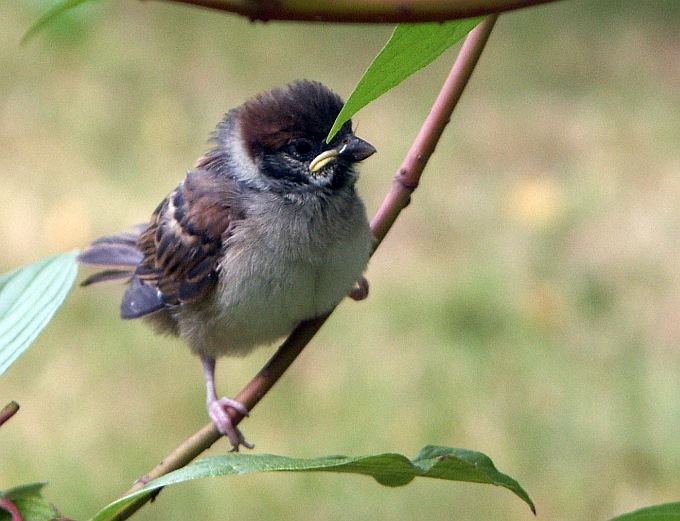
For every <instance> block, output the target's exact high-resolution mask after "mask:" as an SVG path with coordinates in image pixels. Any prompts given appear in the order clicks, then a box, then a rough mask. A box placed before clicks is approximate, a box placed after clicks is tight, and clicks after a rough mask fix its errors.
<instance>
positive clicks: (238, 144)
mask: <svg viewBox="0 0 680 521" xmlns="http://www.w3.org/2000/svg"><path fill="white" fill-rule="evenodd" d="M226 146H227V148H228V152H229V158H230V162H231V166H232V172H234V173H235V174H236V176H237V177H238V178H239V179H241V180H243V181H245V182H246V183H248V184H249V185H251V186H255V187H257V188H259V189H263V188H265V185H264V182H263V179H262V176H261V175H260V173H259V170H258V168H257V165H256V164H255V162H254V161H253V160H252V158H251V157H250V156H249V155H248V152H247V151H246V149H245V146H244V141H243V139H242V137H241V129H240V128H239V127H237V128H235V129H234V139H233V140H229V141H227V143H226Z"/></svg>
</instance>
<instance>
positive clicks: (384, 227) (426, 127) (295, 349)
mask: <svg viewBox="0 0 680 521" xmlns="http://www.w3.org/2000/svg"><path fill="white" fill-rule="evenodd" d="M496 18H497V16H496V15H493V16H490V17H488V18H487V19H486V20H484V21H483V22H482V23H481V24H479V25H478V26H477V27H476V28H475V29H474V30H473V31H472V32H470V34H469V35H468V37H467V39H466V40H465V43H464V44H463V47H462V49H461V51H460V54H459V55H458V58H457V60H456V62H455V64H454V66H453V68H452V70H451V72H450V73H449V76H448V78H447V79H446V81H445V83H444V86H443V87H442V89H441V91H440V93H439V96H438V97H437V100H436V101H435V103H434V105H433V107H432V109H431V111H430V114H429V115H428V117H427V119H426V120H425V123H424V124H423V126H422V128H421V130H420V133H419V134H418V137H417V138H416V140H415V141H414V143H413V145H412V147H411V150H410V151H409V152H408V154H407V156H406V158H405V160H404V162H403V163H402V166H401V168H400V169H399V171H398V172H397V175H396V176H395V179H394V183H393V185H392V188H391V190H390V192H389V193H388V194H387V197H386V198H385V200H384V202H383V204H382V206H381V207H380V209H379V210H378V213H377V214H376V216H375V218H374V219H373V222H372V223H371V229H372V231H373V233H374V235H375V236H376V238H377V241H378V242H377V244H380V242H381V241H382V239H384V237H385V235H386V234H387V232H388V231H389V229H390V228H391V226H392V224H394V222H395V221H396V219H397V216H398V215H399V213H400V212H401V210H402V209H403V208H404V207H406V205H407V204H408V202H409V199H410V196H411V194H412V193H413V191H414V190H415V189H416V188H417V186H418V182H419V180H420V176H421V175H422V173H423V170H424V169H425V165H426V164H427V162H428V160H429V158H430V156H431V155H432V153H433V152H434V149H435V146H436V145H437V142H438V141H439V138H440V137H441V135H442V133H443V132H444V129H445V127H446V125H447V124H448V122H449V120H450V117H451V114H452V112H453V109H454V108H455V106H456V104H457V102H458V100H459V99H460V96H461V95H462V93H463V89H464V88H465V85H467V82H468V80H469V79H470V76H471V75H472V71H473V70H474V68H475V65H476V64H477V61H478V59H479V57H480V55H481V53H482V50H483V49H484V46H485V45H486V42H487V40H488V38H489V35H490V34H491V30H492V29H493V26H494V24H495V22H496ZM376 247H377V246H376ZM327 318H328V315H326V316H323V317H319V318H316V319H313V320H309V321H306V322H303V323H301V324H300V325H299V326H298V327H297V328H296V329H295V330H294V331H293V332H292V333H291V335H290V336H289V337H288V338H287V339H286V341H285V342H284V343H283V344H282V345H281V347H279V349H278V350H277V351H276V353H275V354H274V356H272V358H271V359H270V360H269V362H268V363H267V364H266V365H265V366H264V367H263V368H262V369H261V370H260V372H259V373H258V374H257V375H256V376H255V378H253V379H252V380H251V381H250V383H249V384H248V385H247V386H246V387H245V388H244V389H243V390H242V391H241V392H240V393H239V395H238V396H236V399H237V400H238V401H240V402H241V403H243V405H245V406H246V408H247V409H248V410H251V409H252V408H253V407H255V405H257V403H258V402H259V401H260V400H261V399H262V397H264V395H265V394H266V393H267V392H268V391H269V390H270V389H271V388H272V387H273V386H274V384H275V383H276V382H277V381H278V379H279V378H280V377H281V375H282V374H283V373H284V372H285V371H286V369H288V367H290V365H291V364H292V363H293V361H294V360H295V358H296V357H297V356H298V355H299V354H300V352H301V351H302V350H303V349H304V347H305V346H306V345H307V343H308V342H309V341H310V340H311V339H312V337H313V336H314V335H315V334H316V332H317V331H318V330H319V329H320V328H321V326H322V325H323V323H324V322H325V321H326V319H327ZM229 412H230V413H233V415H232V419H233V422H234V425H237V424H238V423H239V422H240V421H241V420H242V419H243V417H242V416H241V415H239V414H237V413H235V411H232V410H231V409H230V410H229ZM219 438H220V434H219V433H218V432H217V429H215V427H214V425H213V424H212V423H210V424H208V425H206V426H205V427H203V428H202V429H201V430H199V431H198V432H196V433H195V434H194V435H193V436H192V437H191V438H189V439H188V440H186V441H185V442H184V443H183V444H182V445H180V446H179V447H177V448H176V449H175V450H174V451H173V452H172V453H171V454H169V455H168V456H167V457H166V458H164V459H163V460H162V461H161V463H159V464H158V465H157V466H156V467H155V468H154V469H153V470H152V471H151V472H149V473H148V474H146V475H145V476H144V477H142V478H141V479H139V480H138V481H137V483H135V485H134V486H133V487H132V488H131V489H130V490H128V492H126V494H125V495H127V494H130V493H132V492H135V491H137V490H139V489H140V488H141V487H143V486H144V485H145V484H146V483H148V482H150V481H151V480H153V479H155V478H158V477H160V476H163V475H165V474H167V473H168V472H171V471H173V470H176V469H178V468H181V467H183V466H185V465H187V464H188V463H189V462H191V461H192V460H193V459H194V458H196V457H197V456H198V455H199V454H200V453H202V452H203V451H205V450H207V449H208V448H209V447H210V446H211V445H213V444H214V443H215V442H216V441H217V440H219ZM149 499H150V498H149V497H148V496H146V497H143V498H140V499H139V500H138V501H136V502H134V503H132V504H131V505H130V506H129V507H128V508H127V509H126V510H125V511H124V512H122V513H121V514H120V516H119V519H127V518H128V517H130V516H131V515H132V514H133V513H134V512H136V511H137V510H138V509H139V508H141V507H142V506H143V505H144V504H145V503H146V502H147V501H148V500H149Z"/></svg>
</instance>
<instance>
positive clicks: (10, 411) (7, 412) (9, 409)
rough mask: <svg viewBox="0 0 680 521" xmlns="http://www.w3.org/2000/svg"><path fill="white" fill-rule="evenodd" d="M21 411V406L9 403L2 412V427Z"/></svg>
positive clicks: (0, 413) (0, 418) (0, 416)
mask: <svg viewBox="0 0 680 521" xmlns="http://www.w3.org/2000/svg"><path fill="white" fill-rule="evenodd" d="M18 411H19V404H18V403H17V402H15V401H11V402H9V403H8V404H7V405H5V406H4V407H3V408H2V410H0V427H2V425H3V424H4V423H5V422H6V421H7V420H9V419H10V418H11V417H12V416H14V415H15V414H16V413H17V412H18Z"/></svg>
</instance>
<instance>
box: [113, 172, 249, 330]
mask: <svg viewBox="0 0 680 521" xmlns="http://www.w3.org/2000/svg"><path fill="white" fill-rule="evenodd" d="M238 201H239V198H238V188H237V186H236V184H235V183H234V182H233V181H231V180H230V179H228V178H225V177H218V176H216V175H214V174H211V173H210V172H209V171H208V170H204V169H198V170H193V171H191V172H189V174H188V175H187V177H186V179H185V180H184V181H183V182H182V183H180V185H179V186H178V187H177V189H176V190H175V191H174V192H172V193H171V194H170V195H169V196H168V197H166V198H165V200H163V202H162V203H161V204H160V205H159V206H158V208H156V211H155V212H154V213H153V215H152V217H151V222H150V223H149V226H148V227H147V229H146V230H145V231H144V233H143V234H142V235H141V237H140V238H139V241H138V242H137V248H138V249H139V250H140V251H141V252H142V255H143V257H144V258H143V260H142V262H141V263H140V264H139V266H138V267H137V270H136V272H135V276H134V278H133V280H132V282H131V284H130V286H129V287H128V289H127V291H126V293H125V296H124V297H123V305H122V314H123V318H137V317H140V316H143V315H147V314H149V313H153V312H154V311H157V310H159V309H161V308H163V307H165V306H166V305H177V304H181V303H188V302H197V301H200V300H201V299H203V298H204V297H205V296H206V295H207V294H208V293H209V292H210V291H211V290H212V289H213V288H214V287H215V284H216V283H217V278H218V274H217V265H218V261H219V256H220V253H221V252H222V248H223V244H224V241H225V240H226V239H227V238H228V237H229V235H230V234H231V231H232V228H233V226H234V223H235V222H237V221H239V220H240V219H242V218H243V212H242V210H241V207H240V205H239V204H238Z"/></svg>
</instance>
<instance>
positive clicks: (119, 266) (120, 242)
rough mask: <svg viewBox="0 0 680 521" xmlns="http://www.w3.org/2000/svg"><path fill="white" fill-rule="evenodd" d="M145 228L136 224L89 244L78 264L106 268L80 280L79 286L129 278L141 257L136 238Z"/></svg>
mask: <svg viewBox="0 0 680 521" xmlns="http://www.w3.org/2000/svg"><path fill="white" fill-rule="evenodd" d="M145 229H146V225H145V224H142V225H138V226H135V227H134V228H133V229H132V230H130V231H129V232H127V233H119V234H116V235H107V236H106V237H101V238H99V239H97V240H95V241H93V242H92V243H91V244H89V245H88V246H87V248H85V250H84V251H83V252H82V253H81V254H80V255H78V257H77V258H76V260H77V261H78V262H79V263H80V264H88V265H91V266H101V267H105V268H108V269H106V270H104V271H100V272H98V273H95V274H94V275H91V276H89V277H88V278H86V279H85V280H84V281H83V282H81V286H89V285H90V284H98V283H100V282H106V281H111V280H126V281H127V280H130V279H131V278H132V275H134V272H135V269H136V268H137V265H138V264H139V263H140V262H142V259H143V255H142V252H140V251H139V250H138V249H137V240H138V239H139V236H140V235H141V234H142V232H143V231H144V230H145Z"/></svg>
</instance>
